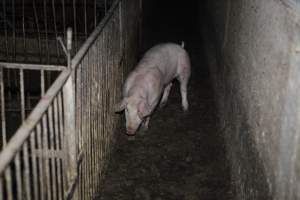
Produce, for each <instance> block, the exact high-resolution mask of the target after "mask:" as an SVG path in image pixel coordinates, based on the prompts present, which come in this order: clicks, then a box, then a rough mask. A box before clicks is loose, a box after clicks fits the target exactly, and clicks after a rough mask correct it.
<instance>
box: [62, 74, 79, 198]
mask: <svg viewBox="0 0 300 200" xmlns="http://www.w3.org/2000/svg"><path fill="white" fill-rule="evenodd" d="M63 95H64V96H63V101H64V102H63V103H64V121H65V122H64V137H65V140H64V143H65V144H64V150H65V162H66V164H65V166H66V167H67V170H66V175H67V185H68V188H69V187H70V186H71V185H72V184H73V182H74V181H75V177H76V169H77V163H76V157H77V155H76V154H77V151H76V135H75V134H76V130H75V105H74V102H75V100H74V91H73V85H72V77H70V78H69V79H68V80H67V82H66V83H65V85H64V88H63ZM74 198H75V197H74Z"/></svg>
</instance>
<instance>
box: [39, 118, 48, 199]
mask: <svg viewBox="0 0 300 200" xmlns="http://www.w3.org/2000/svg"><path fill="white" fill-rule="evenodd" d="M36 134H37V149H38V150H39V151H42V150H43V148H46V147H44V146H43V142H42V140H43V138H42V128H41V124H40V123H39V124H37V126H36ZM37 158H38V160H37V162H38V164H39V166H38V167H39V176H38V177H39V187H40V190H39V192H40V199H41V200H43V199H45V198H46V197H45V191H47V190H45V187H46V186H45V182H46V180H45V163H44V162H43V158H42V157H41V155H40V154H37Z"/></svg>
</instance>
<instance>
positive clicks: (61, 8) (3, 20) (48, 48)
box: [0, 0, 112, 64]
mask: <svg viewBox="0 0 300 200" xmlns="http://www.w3.org/2000/svg"><path fill="white" fill-rule="evenodd" d="M111 4H112V0H1V3H0V46H1V47H3V48H1V49H0V60H1V61H8V62H27V63H28V62H29V63H43V64H50V63H51V64H66V59H65V57H64V54H63V52H62V50H61V48H60V47H59V44H58V42H57V40H56V38H57V37H58V36H60V35H62V36H63V37H65V36H66V35H65V33H66V27H68V26H72V27H73V32H74V48H73V53H76V51H77V50H78V48H79V47H80V45H81V44H82V43H83V42H84V40H85V39H86V38H87V37H88V35H89V34H90V33H91V32H92V31H93V29H94V28H95V27H96V26H97V24H98V23H99V22H100V20H101V19H102V18H103V17H104V15H105V13H106V12H107V10H108V8H110V6H111ZM64 39H66V38H64Z"/></svg>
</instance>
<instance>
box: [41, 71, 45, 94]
mask: <svg viewBox="0 0 300 200" xmlns="http://www.w3.org/2000/svg"><path fill="white" fill-rule="evenodd" d="M44 94H45V71H44V70H41V96H44Z"/></svg>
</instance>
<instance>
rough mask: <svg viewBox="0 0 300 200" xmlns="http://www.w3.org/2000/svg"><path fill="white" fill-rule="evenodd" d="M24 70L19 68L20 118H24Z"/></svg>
mask: <svg viewBox="0 0 300 200" xmlns="http://www.w3.org/2000/svg"><path fill="white" fill-rule="evenodd" d="M24 93H25V92H24V71H23V69H20V94H21V95H20V96H21V118H22V122H23V121H24V120H25V94H24Z"/></svg>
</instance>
